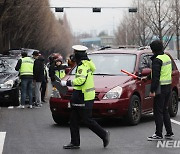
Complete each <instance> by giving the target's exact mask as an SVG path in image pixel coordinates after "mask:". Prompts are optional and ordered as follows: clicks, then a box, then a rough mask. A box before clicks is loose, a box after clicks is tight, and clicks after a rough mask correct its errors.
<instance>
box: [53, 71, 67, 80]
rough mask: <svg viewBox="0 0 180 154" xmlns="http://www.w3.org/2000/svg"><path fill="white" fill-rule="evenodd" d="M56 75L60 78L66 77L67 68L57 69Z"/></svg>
mask: <svg viewBox="0 0 180 154" xmlns="http://www.w3.org/2000/svg"><path fill="white" fill-rule="evenodd" d="M55 75H56V76H57V77H58V78H60V79H62V78H64V77H65V75H66V73H65V70H56V71H55Z"/></svg>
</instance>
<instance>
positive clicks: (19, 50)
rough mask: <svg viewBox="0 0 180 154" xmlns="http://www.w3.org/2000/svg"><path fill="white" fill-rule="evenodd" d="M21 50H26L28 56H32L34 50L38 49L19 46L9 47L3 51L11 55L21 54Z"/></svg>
mask: <svg viewBox="0 0 180 154" xmlns="http://www.w3.org/2000/svg"><path fill="white" fill-rule="evenodd" d="M22 51H25V52H27V54H28V56H30V57H31V56H32V54H33V52H34V51H38V52H39V50H36V49H28V48H20V49H10V50H8V51H7V52H5V53H6V54H7V55H12V56H21V53H22Z"/></svg>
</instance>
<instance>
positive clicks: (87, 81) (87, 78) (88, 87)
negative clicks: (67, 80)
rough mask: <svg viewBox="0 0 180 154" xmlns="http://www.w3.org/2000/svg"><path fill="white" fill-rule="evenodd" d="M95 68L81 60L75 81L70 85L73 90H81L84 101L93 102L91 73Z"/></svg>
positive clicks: (93, 89) (93, 93)
mask: <svg viewBox="0 0 180 154" xmlns="http://www.w3.org/2000/svg"><path fill="white" fill-rule="evenodd" d="M95 69H96V67H95V65H94V63H93V62H92V61H91V60H90V61H88V60H82V64H81V65H79V66H78V68H77V70H76V74H75V79H74V80H72V85H73V87H74V89H75V90H81V91H82V93H83V94H84V101H88V100H93V99H94V98H95V88H94V77H93V72H94V71H95Z"/></svg>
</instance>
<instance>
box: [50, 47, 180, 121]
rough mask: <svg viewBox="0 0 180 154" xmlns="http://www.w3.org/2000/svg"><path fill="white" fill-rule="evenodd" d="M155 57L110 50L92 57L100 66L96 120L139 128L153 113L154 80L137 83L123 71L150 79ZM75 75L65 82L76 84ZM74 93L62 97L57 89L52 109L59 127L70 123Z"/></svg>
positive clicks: (175, 75) (174, 107)
mask: <svg viewBox="0 0 180 154" xmlns="http://www.w3.org/2000/svg"><path fill="white" fill-rule="evenodd" d="M167 54H168V53H167ZM152 55H153V54H152V52H151V50H150V49H148V48H141V49H128V48H122V49H112V48H108V49H104V50H100V51H96V52H92V53H90V54H89V55H88V56H89V58H90V59H92V60H93V62H94V63H95V65H96V71H95V73H94V81H95V92H96V96H95V102H94V106H93V117H95V118H96V117H98V118H106V117H111V118H113V117H114V118H117V117H124V118H126V119H127V121H128V123H129V124H131V125H136V124H138V123H139V121H140V119H141V116H142V115H144V114H148V113H151V112H152V111H153V98H152V97H149V92H150V85H151V80H139V79H134V78H133V77H131V76H128V75H127V74H124V73H122V72H121V71H120V70H122V69H123V70H126V71H128V72H130V73H133V74H135V75H137V76H140V77H143V76H147V75H148V74H150V72H151V63H152V62H151V60H150V57H151V56H152ZM171 59H172V57H171ZM172 66H173V72H172V95H171V100H170V103H169V113H170V115H171V116H173V117H174V116H176V114H177V111H178V83H179V72H178V69H177V66H176V64H175V62H174V60H173V59H172ZM75 71H76V68H74V69H73V70H72V71H71V72H70V73H69V74H68V75H67V76H66V77H65V78H64V80H72V79H73V78H74V75H75ZM72 92H73V88H72V87H68V92H67V94H66V95H60V94H59V93H58V91H57V90H56V88H53V93H52V96H51V97H50V109H51V112H52V117H53V119H54V121H55V122H56V123H57V124H62V123H64V122H67V121H68V118H69V115H70V98H71V96H72Z"/></svg>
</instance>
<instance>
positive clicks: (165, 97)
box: [154, 85, 172, 136]
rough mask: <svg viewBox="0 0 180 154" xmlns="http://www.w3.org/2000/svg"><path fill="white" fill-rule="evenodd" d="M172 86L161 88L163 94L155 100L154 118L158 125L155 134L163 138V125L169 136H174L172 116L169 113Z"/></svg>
mask: <svg viewBox="0 0 180 154" xmlns="http://www.w3.org/2000/svg"><path fill="white" fill-rule="evenodd" d="M170 95H171V85H165V86H161V94H160V95H157V96H155V98H154V117H155V124H156V132H155V134H156V135H158V136H162V130H163V123H164V126H165V129H166V132H167V134H172V127H171V121H170V116H169V112H168V105H169V99H170Z"/></svg>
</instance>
